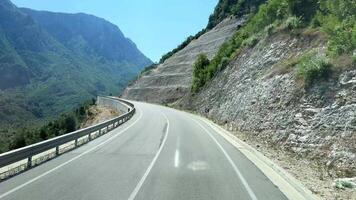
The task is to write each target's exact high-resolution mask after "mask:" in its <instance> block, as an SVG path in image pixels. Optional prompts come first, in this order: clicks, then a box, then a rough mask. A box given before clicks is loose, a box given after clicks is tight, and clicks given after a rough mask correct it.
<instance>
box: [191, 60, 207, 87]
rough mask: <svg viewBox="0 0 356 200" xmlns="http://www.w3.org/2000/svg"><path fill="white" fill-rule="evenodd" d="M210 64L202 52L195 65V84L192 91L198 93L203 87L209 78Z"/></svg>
mask: <svg viewBox="0 0 356 200" xmlns="http://www.w3.org/2000/svg"><path fill="white" fill-rule="evenodd" d="M209 64H210V61H209V59H208V57H207V56H206V55H205V54H200V55H199V56H198V59H197V60H196V61H195V63H194V65H193V84H192V88H191V90H192V92H193V93H197V92H198V91H199V90H200V88H201V87H203V86H204V85H205V83H206V80H207V67H208V65H209Z"/></svg>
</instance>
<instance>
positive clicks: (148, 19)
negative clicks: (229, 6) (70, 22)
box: [12, 0, 218, 61]
mask: <svg viewBox="0 0 356 200" xmlns="http://www.w3.org/2000/svg"><path fill="white" fill-rule="evenodd" d="M12 2H13V3H14V4H16V5H17V6H19V7H27V8H33V9H36V10H48V11H55V12H66V13H78V12H83V13H88V14H92V15H95V16H98V17H101V18H104V19H106V20H108V21H110V22H112V23H114V24H116V25H117V26H118V27H119V28H120V29H121V31H122V32H123V33H124V34H125V35H126V37H129V38H130V39H132V40H133V41H134V42H135V43H136V44H137V46H138V48H139V49H140V50H141V51H142V52H143V53H144V54H145V55H146V56H148V57H149V58H151V59H152V60H153V61H158V60H159V58H160V57H161V56H162V55H163V54H164V53H166V52H168V51H170V50H172V49H173V48H175V47H176V46H177V45H178V44H180V43H181V42H182V41H183V40H184V39H185V38H186V37H188V36H189V35H194V34H195V33H197V32H198V31H200V30H201V29H203V28H204V27H205V26H206V24H207V23H208V18H209V15H210V14H211V13H212V12H213V10H214V7H215V6H216V4H217V2H218V0H12Z"/></svg>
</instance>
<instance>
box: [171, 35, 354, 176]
mask: <svg viewBox="0 0 356 200" xmlns="http://www.w3.org/2000/svg"><path fill="white" fill-rule="evenodd" d="M318 38H321V37H318V36H317V35H315V36H310V35H309V36H305V35H303V36H302V37H300V36H299V37H297V36H295V37H293V36H290V35H286V34H282V33H280V34H277V35H274V36H271V37H268V38H267V39H264V40H262V41H260V42H259V43H258V44H257V45H256V46H254V47H253V48H247V49H245V50H244V51H243V52H242V53H241V54H239V56H238V57H237V58H236V59H235V60H234V61H233V62H231V63H230V65H229V66H228V67H227V68H226V69H225V70H224V71H222V72H221V73H220V74H218V75H217V76H216V77H215V78H214V80H213V81H212V82H211V83H209V84H208V85H207V86H206V87H205V88H203V90H202V91H201V92H200V93H198V94H197V95H194V96H186V97H185V98H183V99H182V100H180V102H179V103H177V104H178V105H179V106H181V107H183V108H185V109H190V110H194V111H197V112H199V113H201V114H203V115H205V116H207V117H209V118H211V119H214V120H215V121H217V122H219V123H220V124H224V125H226V126H227V127H228V128H229V129H230V130H236V131H240V132H244V133H246V134H249V135H252V136H253V137H254V138H256V139H259V140H260V141H264V142H266V143H269V144H274V146H275V147H277V148H284V149H287V150H289V151H291V152H293V153H295V154H297V155H299V156H307V157H308V158H310V159H315V160H319V161H320V162H321V163H322V164H323V166H325V168H326V171H327V172H328V173H329V175H331V176H333V177H352V176H356V174H355V173H356V66H355V65H354V64H352V63H350V64H349V65H348V66H344V69H342V70H339V72H334V73H333V75H332V77H330V78H329V79H328V80H325V81H321V82H317V83H315V84H313V85H312V86H311V87H309V88H308V89H306V90H304V88H303V87H301V86H300V83H299V82H298V78H297V72H296V69H293V68H292V69H289V70H286V69H283V66H285V63H286V62H287V61H288V60H290V59H291V58H292V57H296V56H297V55H299V54H303V53H305V52H307V51H311V50H313V51H316V52H319V53H320V54H323V52H324V51H325V50H324V49H325V42H324V41H323V40H321V39H318Z"/></svg>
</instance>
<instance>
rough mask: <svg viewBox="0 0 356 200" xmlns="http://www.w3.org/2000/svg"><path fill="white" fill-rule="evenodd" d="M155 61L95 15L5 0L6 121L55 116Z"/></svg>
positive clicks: (1, 95) (2, 64) (0, 50)
mask: <svg viewBox="0 0 356 200" xmlns="http://www.w3.org/2000/svg"><path fill="white" fill-rule="evenodd" d="M151 63H152V62H151V61H150V60H149V59H148V58H147V57H145V56H144V55H143V54H142V53H141V52H140V51H139V50H138V49H137V47H136V45H135V44H134V43H133V42H132V41H131V40H130V39H128V38H126V37H125V36H124V35H123V34H122V32H121V31H120V29H119V28H118V27H117V26H115V25H113V24H111V23H109V22H107V21H105V20H103V19H100V18H98V17H95V16H91V15H86V14H63V13H51V12H44V11H34V10H30V9H25V8H22V9H19V8H17V7H16V6H15V5H14V4H12V3H11V2H10V1H8V0H2V1H1V2H0V124H1V125H3V126H5V125H15V124H18V123H24V122H26V121H33V120H35V121H36V120H38V121H41V120H43V119H48V118H52V117H54V116H56V115H58V114H59V113H62V112H64V111H68V110H70V109H71V108H73V107H74V106H76V105H78V104H80V103H81V102H83V101H85V100H87V99H90V98H92V97H95V96H96V95H98V94H109V93H118V92H120V90H122V89H123V88H124V87H125V86H126V84H127V83H128V81H130V80H131V79H132V78H133V77H135V76H136V75H137V74H138V73H139V72H140V71H141V70H142V69H143V68H144V67H146V66H148V65H150V64H151Z"/></svg>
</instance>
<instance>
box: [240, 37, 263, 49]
mask: <svg viewBox="0 0 356 200" xmlns="http://www.w3.org/2000/svg"><path fill="white" fill-rule="evenodd" d="M258 41H259V38H258V37H257V36H256V35H252V36H251V37H249V38H248V39H247V40H244V41H243V42H242V45H243V46H246V47H253V46H255V45H256V44H257V43H258Z"/></svg>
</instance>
